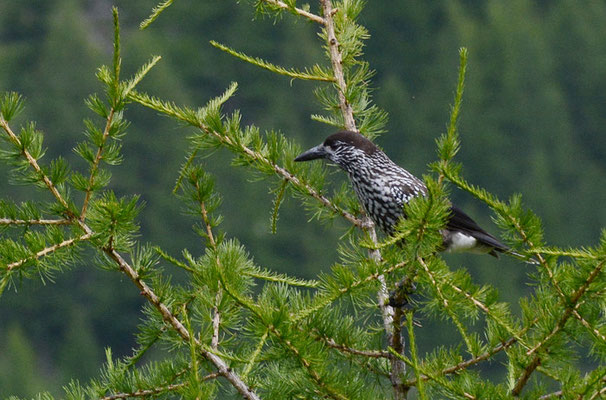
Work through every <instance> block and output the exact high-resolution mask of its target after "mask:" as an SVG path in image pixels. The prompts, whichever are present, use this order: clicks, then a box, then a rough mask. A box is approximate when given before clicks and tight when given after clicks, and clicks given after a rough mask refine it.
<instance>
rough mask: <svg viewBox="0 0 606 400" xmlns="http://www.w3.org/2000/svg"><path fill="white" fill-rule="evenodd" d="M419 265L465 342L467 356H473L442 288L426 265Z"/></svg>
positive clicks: (466, 338)
mask: <svg viewBox="0 0 606 400" xmlns="http://www.w3.org/2000/svg"><path fill="white" fill-rule="evenodd" d="M419 259H422V258H421V257H419ZM421 265H422V266H423V269H424V270H425V272H426V273H427V275H428V276H429V281H430V282H431V284H432V286H433V287H434V289H435V290H436V293H437V294H438V297H439V298H440V300H441V302H442V305H443V306H444V310H445V311H446V312H447V313H448V315H449V316H450V318H451V319H452V322H453V323H454V324H455V326H456V328H457V330H458V331H459V333H460V334H461V337H462V338H463V341H464V342H465V345H466V346H467V351H468V352H469V354H473V351H472V349H473V346H472V345H471V340H470V339H469V335H468V334H467V330H466V329H465V326H463V324H462V323H461V321H460V320H459V317H458V316H457V314H456V313H455V312H454V310H452V308H451V307H450V305H449V303H448V299H446V296H444V293H443V292H442V288H441V286H440V284H438V282H437V281H436V279H435V277H434V275H433V274H432V273H431V272H430V270H429V268H428V267H427V265H426V264H421Z"/></svg>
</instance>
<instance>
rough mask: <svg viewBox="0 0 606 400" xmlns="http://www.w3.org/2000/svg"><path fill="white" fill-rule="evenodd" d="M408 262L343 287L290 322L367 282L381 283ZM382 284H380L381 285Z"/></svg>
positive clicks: (298, 314)
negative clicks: (376, 281)
mask: <svg viewBox="0 0 606 400" xmlns="http://www.w3.org/2000/svg"><path fill="white" fill-rule="evenodd" d="M408 264H409V262H408V261H402V262H401V263H398V264H395V265H392V266H391V267H389V268H386V269H384V270H383V272H380V273H375V274H371V275H368V276H367V277H366V278H364V279H361V280H358V281H355V282H352V283H351V284H350V285H349V286H347V287H344V288H340V289H339V290H338V292H337V293H336V294H334V295H332V296H325V297H324V298H323V299H322V300H321V301H319V302H318V304H315V305H313V306H311V307H309V308H307V309H304V310H301V311H300V312H298V313H297V314H296V315H294V316H293V317H292V322H297V321H300V320H301V319H303V318H305V317H307V316H309V315H310V314H311V313H313V312H316V311H319V310H321V309H322V308H324V307H326V306H328V305H329V304H331V303H333V302H334V301H335V300H337V299H338V298H339V297H341V296H344V295H346V294H347V293H349V292H350V291H351V290H353V289H356V288H358V287H360V286H362V285H364V284H366V283H368V282H371V281H373V280H378V281H379V282H381V279H383V281H384V280H385V275H387V274H390V273H392V272H394V271H396V270H398V269H401V268H404V267H405V266H406V265H408ZM382 284H383V283H381V285H382ZM388 300H389V298H388V295H386V296H385V301H386V303H385V304H387V301H388ZM387 307H389V309H391V310H393V307H391V306H386V308H387ZM391 318H392V319H391V320H390V321H393V316H392V317H391ZM390 326H391V325H389V326H388V327H390Z"/></svg>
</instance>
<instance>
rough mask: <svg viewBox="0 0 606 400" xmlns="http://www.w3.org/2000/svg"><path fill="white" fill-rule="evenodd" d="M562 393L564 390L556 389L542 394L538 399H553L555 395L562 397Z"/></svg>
mask: <svg viewBox="0 0 606 400" xmlns="http://www.w3.org/2000/svg"><path fill="white" fill-rule="evenodd" d="M563 395H564V392H562V391H561V390H558V391H556V392H553V393H548V394H544V395H543V396H541V397H539V399H538V400H548V399H553V398H556V397H562V396H563Z"/></svg>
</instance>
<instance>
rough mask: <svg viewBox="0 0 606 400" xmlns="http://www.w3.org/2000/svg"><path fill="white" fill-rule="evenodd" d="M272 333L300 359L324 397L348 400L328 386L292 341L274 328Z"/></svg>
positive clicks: (270, 327) (271, 330)
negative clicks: (322, 391)
mask: <svg viewBox="0 0 606 400" xmlns="http://www.w3.org/2000/svg"><path fill="white" fill-rule="evenodd" d="M268 328H269V330H270V332H271V333H273V334H274V336H276V337H277V338H278V339H280V341H281V342H282V343H284V344H285V345H286V347H287V348H288V349H289V350H290V351H291V352H292V353H293V354H294V355H295V356H296V357H297V358H298V359H299V362H300V363H301V364H302V365H303V367H304V368H305V370H306V371H307V373H308V374H309V376H310V377H311V378H312V379H313V380H314V381H315V382H316V385H318V386H319V387H320V388H322V389H323V390H324V392H325V393H322V394H323V395H324V396H326V395H328V396H330V397H331V398H333V399H337V400H347V397H345V396H343V395H342V394H341V393H339V392H337V391H336V390H335V389H334V388H332V387H330V386H328V385H327V384H326V383H325V382H324V380H323V379H322V377H321V376H320V375H319V374H318V373H317V372H316V370H314V369H313V368H312V366H311V363H310V362H309V360H307V359H306V358H305V357H303V356H302V355H301V353H300V352H299V349H297V348H296V347H295V346H294V345H293V344H292V343H291V342H290V340H288V339H286V338H285V337H283V336H282V334H281V333H280V332H279V331H278V330H277V329H276V328H275V327H273V326H269V327H268Z"/></svg>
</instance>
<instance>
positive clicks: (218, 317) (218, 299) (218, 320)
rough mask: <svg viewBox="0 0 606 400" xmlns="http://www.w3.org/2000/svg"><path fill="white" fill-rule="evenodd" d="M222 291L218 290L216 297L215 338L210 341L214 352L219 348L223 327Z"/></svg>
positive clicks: (214, 314) (214, 310)
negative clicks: (220, 329)
mask: <svg viewBox="0 0 606 400" xmlns="http://www.w3.org/2000/svg"><path fill="white" fill-rule="evenodd" d="M221 297H222V291H221V290H217V294H216V295H215V306H214V307H213V336H212V338H211V340H210V347H211V349H213V350H217V348H218V347H219V328H220V326H221V312H220V311H219V304H220V303H221Z"/></svg>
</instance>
